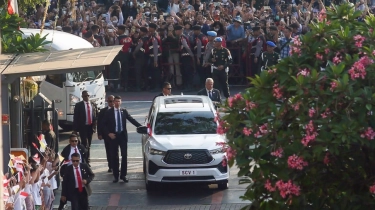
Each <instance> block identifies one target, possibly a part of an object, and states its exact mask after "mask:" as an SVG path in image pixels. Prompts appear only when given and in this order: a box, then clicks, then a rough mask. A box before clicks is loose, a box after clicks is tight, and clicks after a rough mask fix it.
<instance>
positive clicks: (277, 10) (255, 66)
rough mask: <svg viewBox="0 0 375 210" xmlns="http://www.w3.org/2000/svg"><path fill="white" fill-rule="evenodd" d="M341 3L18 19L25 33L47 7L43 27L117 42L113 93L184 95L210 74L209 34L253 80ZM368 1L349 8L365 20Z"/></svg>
mask: <svg viewBox="0 0 375 210" xmlns="http://www.w3.org/2000/svg"><path fill="white" fill-rule="evenodd" d="M342 2H345V1H344V0H266V1H263V0H153V1H150V0H147V1H145V0H113V1H112V0H98V1H90V2H89V1H78V2H75V3H73V1H66V0H65V1H64V0H62V1H57V0H51V3H50V4H49V5H45V6H48V8H47V9H46V8H45V7H44V6H43V5H38V6H37V7H36V9H35V10H32V11H29V12H28V13H25V14H21V16H23V17H24V18H25V19H26V21H27V22H28V27H29V28H39V27H41V26H42V25H43V14H44V11H45V10H46V11H48V14H47V15H46V19H45V21H44V22H45V24H44V28H47V29H55V30H60V31H64V32H67V33H72V34H75V35H77V36H81V37H83V38H84V39H86V40H88V41H89V42H91V43H92V44H93V46H94V47H99V46H112V45H118V44H120V45H123V49H122V50H121V52H120V53H119V55H118V57H117V59H116V61H120V62H121V64H122V66H121V75H120V78H121V82H120V84H117V82H114V83H113V84H111V86H112V89H113V91H117V90H118V89H119V87H121V88H122V89H123V90H125V91H126V90H128V89H132V88H133V89H134V90H136V91H140V90H144V89H159V88H160V87H161V86H162V83H163V82H164V81H168V82H170V83H172V85H173V86H176V87H178V88H181V89H185V90H186V89H187V90H189V89H193V88H194V86H195V85H197V84H199V83H200V84H202V83H203V82H204V81H205V79H206V78H208V77H211V66H210V65H211V63H210V62H209V61H207V59H204V58H205V57H206V56H205V55H204V54H205V51H208V52H207V53H210V49H209V48H208V47H207V46H206V45H207V43H208V42H209V41H208V37H209V35H208V34H207V32H208V31H215V32H216V34H217V36H218V37H221V38H222V39H223V42H222V45H223V47H227V48H228V49H230V51H231V55H232V58H233V64H236V65H238V66H239V74H240V75H242V76H243V77H246V76H253V75H255V74H258V73H259V72H260V70H261V69H263V68H266V67H267V66H271V65H272V64H274V63H276V62H277V60H278V59H283V58H285V57H286V56H288V55H289V43H290V42H291V40H292V38H293V37H294V36H297V35H300V34H303V33H306V32H307V31H309V23H311V22H312V21H316V20H317V19H318V16H319V13H320V11H321V10H323V9H324V8H325V7H327V6H330V5H331V4H339V3H342ZM368 4H369V5H371V4H372V2H366V1H364V0H359V1H356V2H355V3H354V4H353V6H354V7H355V9H356V10H361V11H363V15H366V14H367V12H368V11H369V5H368ZM370 9H371V8H370ZM267 41H268V44H267ZM271 42H272V43H271ZM267 48H270V49H269V50H267ZM271 48H272V49H273V50H272V49H271ZM266 52H267V53H266ZM263 53H266V54H268V55H266V56H263ZM117 69H119V68H117ZM107 70H108V72H107V76H108V77H111V78H118V77H119V76H118V75H119V71H117V70H116V66H115V64H113V65H111V66H109V67H108V68H107ZM229 74H231V71H229ZM214 79H215V78H214ZM130 80H132V81H134V82H133V83H131V82H130Z"/></svg>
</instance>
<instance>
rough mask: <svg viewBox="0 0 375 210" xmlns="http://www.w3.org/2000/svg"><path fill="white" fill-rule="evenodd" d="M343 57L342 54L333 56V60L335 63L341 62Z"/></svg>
mask: <svg viewBox="0 0 375 210" xmlns="http://www.w3.org/2000/svg"><path fill="white" fill-rule="evenodd" d="M341 58H342V57H341V56H338V55H336V56H335V57H333V60H332V62H333V63H334V64H339V63H341Z"/></svg>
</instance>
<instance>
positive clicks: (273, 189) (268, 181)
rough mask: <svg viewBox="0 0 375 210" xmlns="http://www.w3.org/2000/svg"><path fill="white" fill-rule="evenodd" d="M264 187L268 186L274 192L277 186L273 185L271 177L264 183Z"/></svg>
mask: <svg viewBox="0 0 375 210" xmlns="http://www.w3.org/2000/svg"><path fill="white" fill-rule="evenodd" d="M264 188H266V189H267V190H268V191H269V192H274V191H275V190H276V188H275V187H272V184H271V182H270V180H269V179H267V180H266V183H264Z"/></svg>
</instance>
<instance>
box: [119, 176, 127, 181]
mask: <svg viewBox="0 0 375 210" xmlns="http://www.w3.org/2000/svg"><path fill="white" fill-rule="evenodd" d="M120 179H121V180H122V181H124V182H129V179H128V178H126V176H123V177H120Z"/></svg>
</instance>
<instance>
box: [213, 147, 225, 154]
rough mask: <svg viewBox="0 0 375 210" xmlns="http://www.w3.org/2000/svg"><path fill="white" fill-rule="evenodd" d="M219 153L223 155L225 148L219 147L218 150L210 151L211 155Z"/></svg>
mask: <svg viewBox="0 0 375 210" xmlns="http://www.w3.org/2000/svg"><path fill="white" fill-rule="evenodd" d="M220 153H225V148H223V147H220V148H216V149H213V150H210V154H211V155H216V154H220Z"/></svg>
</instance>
